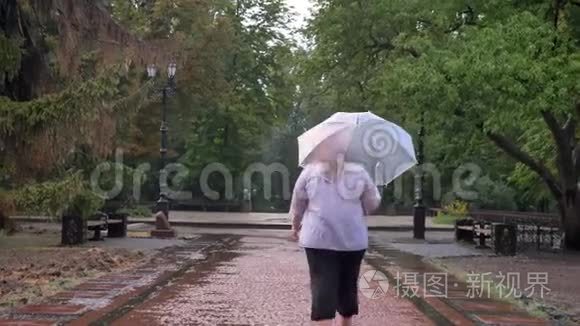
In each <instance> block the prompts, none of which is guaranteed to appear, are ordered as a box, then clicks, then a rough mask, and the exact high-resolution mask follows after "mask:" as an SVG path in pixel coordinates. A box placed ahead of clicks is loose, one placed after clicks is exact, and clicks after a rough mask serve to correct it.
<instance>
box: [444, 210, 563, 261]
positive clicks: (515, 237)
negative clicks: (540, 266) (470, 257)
mask: <svg viewBox="0 0 580 326" xmlns="http://www.w3.org/2000/svg"><path fill="white" fill-rule="evenodd" d="M469 215H470V218H469V219H463V220H458V221H456V223H455V239H456V240H457V241H469V242H474V240H477V247H478V248H489V246H488V245H487V243H486V240H491V241H490V242H491V246H492V248H493V249H494V251H495V252H496V253H497V254H502V255H514V254H515V253H516V251H523V250H525V249H530V248H534V249H537V250H545V249H549V250H554V249H556V250H559V249H560V248H561V239H562V232H561V231H560V220H559V218H558V216H557V215H552V214H543V213H527V212H504V211H483V210H481V211H471V212H470V214H469Z"/></svg>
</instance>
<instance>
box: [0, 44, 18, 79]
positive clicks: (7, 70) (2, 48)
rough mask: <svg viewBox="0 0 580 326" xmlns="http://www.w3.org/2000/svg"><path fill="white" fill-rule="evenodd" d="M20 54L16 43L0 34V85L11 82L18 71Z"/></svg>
mask: <svg viewBox="0 0 580 326" xmlns="http://www.w3.org/2000/svg"><path fill="white" fill-rule="evenodd" d="M21 60H22V53H21V50H20V44H19V42H18V41H15V40H12V39H9V38H7V37H6V36H5V35H4V33H0V84H3V83H4V80H5V79H6V80H9V81H10V80H12V79H13V78H14V77H16V75H17V73H18V72H19V71H20V61H21Z"/></svg>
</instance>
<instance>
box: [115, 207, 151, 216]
mask: <svg viewBox="0 0 580 326" xmlns="http://www.w3.org/2000/svg"><path fill="white" fill-rule="evenodd" d="M119 213H121V214H128V215H129V216H132V217H149V216H151V209H150V208H149V207H147V206H142V205H137V206H134V207H129V208H123V209H121V210H119Z"/></svg>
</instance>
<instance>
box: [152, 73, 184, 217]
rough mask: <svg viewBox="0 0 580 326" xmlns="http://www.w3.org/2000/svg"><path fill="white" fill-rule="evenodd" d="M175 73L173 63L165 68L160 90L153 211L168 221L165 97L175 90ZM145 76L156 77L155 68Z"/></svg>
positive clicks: (167, 129)
mask: <svg viewBox="0 0 580 326" xmlns="http://www.w3.org/2000/svg"><path fill="white" fill-rule="evenodd" d="M176 71H177V65H176V64H175V63H173V62H172V63H170V64H169V65H168V66H167V77H168V78H167V84H166V85H165V86H164V87H163V88H162V89H161V103H162V106H161V127H160V128H159V131H160V136H161V147H160V149H159V154H160V158H161V168H160V170H159V200H157V205H156V207H155V211H156V212H163V214H164V215H165V217H166V218H167V219H169V199H168V198H167V194H166V193H165V192H164V191H163V189H164V184H162V181H163V182H165V181H167V175H166V172H167V171H166V170H165V165H166V163H167V162H166V159H167V132H168V131H169V128H168V126H167V97H168V96H169V95H170V93H171V92H172V91H173V90H174V89H175V73H176ZM147 75H148V76H149V78H155V76H156V75H157V67H155V65H149V66H147Z"/></svg>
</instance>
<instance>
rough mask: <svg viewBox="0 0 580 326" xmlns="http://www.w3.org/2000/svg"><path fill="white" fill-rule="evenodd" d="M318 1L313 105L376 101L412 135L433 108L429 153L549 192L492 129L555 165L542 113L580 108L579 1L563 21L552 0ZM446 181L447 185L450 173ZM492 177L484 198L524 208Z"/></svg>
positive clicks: (313, 27)
mask: <svg viewBox="0 0 580 326" xmlns="http://www.w3.org/2000/svg"><path fill="white" fill-rule="evenodd" d="M317 4H318V5H319V7H320V10H319V11H318V13H317V14H316V15H315V16H314V18H313V20H312V21H311V23H310V25H309V27H308V34H309V36H310V37H311V40H312V41H313V50H312V51H311V52H310V53H308V54H307V56H306V57H305V62H304V64H303V65H302V66H301V68H302V69H301V74H302V76H303V79H302V80H301V82H302V85H301V88H304V89H305V91H304V92H303V94H301V95H304V96H306V98H305V104H306V105H307V106H308V107H307V111H308V112H314V114H320V112H328V111H330V112H332V111H334V110H360V109H361V108H363V109H370V110H372V111H373V112H375V113H377V114H379V115H381V116H383V117H385V118H387V119H390V120H393V121H395V122H399V123H401V124H402V125H403V126H404V127H405V128H406V129H409V130H410V131H411V132H412V133H413V134H416V131H417V130H418V124H417V122H418V120H419V116H420V115H421V113H424V114H425V118H426V119H425V121H426V130H427V137H426V154H427V160H428V162H430V163H434V164H436V165H437V167H438V169H439V171H444V172H445V173H452V172H453V171H454V169H455V168H456V167H457V166H459V165H460V164H462V163H466V162H477V164H478V165H479V166H480V167H481V168H482V169H483V172H484V173H485V174H488V175H489V176H490V177H492V178H493V179H501V180H505V179H507V177H508V176H510V175H511V177H512V178H510V181H511V184H513V185H515V186H516V187H517V190H519V191H525V192H526V194H527V195H526V196H521V197H520V196H518V200H523V201H524V202H525V203H526V205H524V206H528V207H529V206H531V205H532V204H534V202H533V200H532V198H533V197H534V195H538V197H544V196H543V195H544V194H545V193H546V192H545V189H544V190H542V191H538V189H539V188H538V187H537V185H538V184H539V182H538V180H539V178H538V176H537V175H535V174H533V173H532V172H531V171H529V170H526V169H522V168H521V166H518V167H516V165H515V164H514V163H513V162H511V161H509V160H508V159H507V157H506V156H504V155H499V153H500V151H499V150H498V149H497V148H496V147H494V145H493V144H492V143H491V142H490V141H489V139H487V136H486V132H488V131H497V132H501V133H502V134H503V135H505V136H506V137H508V138H510V139H513V140H514V141H515V142H517V143H518V144H520V145H521V146H522V149H524V150H525V151H526V152H528V153H530V154H531V155H532V156H533V157H535V158H537V159H538V160H539V161H542V162H545V163H546V164H547V165H548V166H549V167H550V168H551V169H552V170H553V171H555V155H554V153H555V151H554V147H553V145H552V142H547V141H546V139H547V138H548V137H549V135H548V131H547V129H546V125H545V123H544V122H543V121H542V118H541V115H540V111H542V110H548V111H551V112H554V113H555V114H556V116H558V117H560V118H561V117H563V116H566V115H568V114H574V104H575V102H576V101H577V100H578V91H579V89H580V87H579V86H580V69H579V68H580V51H578V44H579V40H580V39H578V37H577V35H578V34H575V33H576V32H577V31H578V30H579V29H578V24H577V21H578V19H580V16H577V15H574V13H575V11H574V10H575V9H572V8H573V7H574V6H572V5H566V6H565V7H563V8H562V10H561V11H560V12H559V17H558V18H559V19H558V22H559V24H558V26H556V28H555V27H554V17H553V13H554V11H553V10H551V3H550V2H548V1H517V2H509V1H501V0H492V1H483V0H481V1H479V0H475V1H470V2H469V3H468V4H469V7H468V6H467V3H466V2H465V1H461V0H457V1H453V0H440V1H439V0H437V1H430V2H424V1H403V0H400V1H399V0H396V1H380V0H370V1H347V0H339V1H328V0H319V1H317ZM575 35H576V36H575ZM325 114H326V115H327V114H328V113H325ZM322 115H324V114H322ZM514 179H517V180H514ZM443 180H447V181H446V182H447V184H444V185H443V187H444V188H447V189H448V188H449V186H450V184H449V181H450V178H449V176H445V175H444V176H443ZM486 182H487V181H482V183H481V184H480V187H481V188H482V189H485V191H490V193H489V194H485V195H484V196H483V198H482V203H480V204H481V205H482V206H486V207H492V206H497V207H505V208H512V207H514V205H513V202H514V201H513V200H511V199H509V198H511V197H512V196H513V194H512V191H510V190H509V189H507V188H506V187H505V186H501V185H493V186H492V185H491V184H489V182H487V183H486ZM450 194H451V195H452V193H450ZM448 199H451V198H448Z"/></svg>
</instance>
